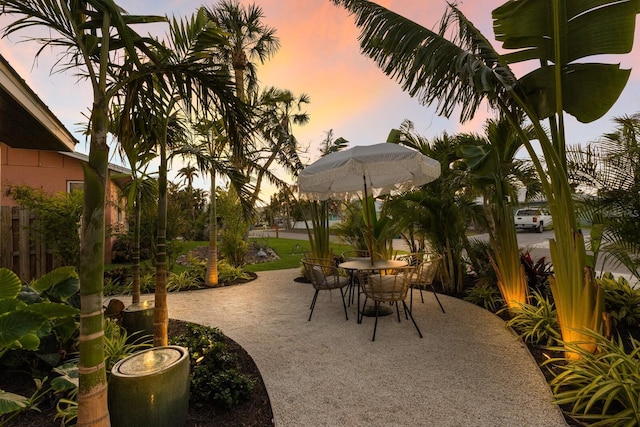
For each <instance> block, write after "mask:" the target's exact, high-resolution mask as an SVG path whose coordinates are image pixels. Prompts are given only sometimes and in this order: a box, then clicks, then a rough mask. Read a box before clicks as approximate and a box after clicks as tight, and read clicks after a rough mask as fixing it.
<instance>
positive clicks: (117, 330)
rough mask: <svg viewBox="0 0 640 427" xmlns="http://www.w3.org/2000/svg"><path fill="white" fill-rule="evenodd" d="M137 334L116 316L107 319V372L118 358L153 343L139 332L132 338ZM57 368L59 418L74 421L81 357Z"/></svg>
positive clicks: (53, 382) (63, 422) (54, 387)
mask: <svg viewBox="0 0 640 427" xmlns="http://www.w3.org/2000/svg"><path fill="white" fill-rule="evenodd" d="M136 334H138V333H137V332H136ZM136 334H133V335H128V334H127V331H126V330H125V329H124V328H122V327H121V326H120V325H118V323H117V322H116V321H115V320H113V319H105V321H104V356H105V369H106V372H107V375H109V374H110V373H111V368H113V365H115V364H116V363H118V361H120V360H122V359H124V358H125V357H128V356H130V355H132V354H134V353H136V352H138V351H140V350H143V349H145V348H148V347H151V346H152V345H151V344H150V343H148V342H145V338H147V337H144V336H138V337H135V338H134V339H132V338H133V337H134V335H136ZM53 370H54V371H55V372H56V373H57V374H58V376H56V377H55V378H53V379H52V380H51V389H52V390H53V391H54V393H55V394H56V395H57V396H58V397H59V400H58V403H57V404H56V416H55V419H56V420H58V419H59V420H60V422H61V425H65V426H66V425H73V423H74V422H75V420H76V418H77V417H78V402H77V396H78V381H79V374H78V359H77V358H73V359H70V360H69V362H67V363H65V364H64V365H61V366H58V367H56V368H54V369H53Z"/></svg>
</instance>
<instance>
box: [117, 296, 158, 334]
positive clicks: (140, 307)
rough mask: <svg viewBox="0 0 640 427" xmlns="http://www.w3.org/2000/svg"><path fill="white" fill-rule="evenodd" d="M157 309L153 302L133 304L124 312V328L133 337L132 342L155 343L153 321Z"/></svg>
mask: <svg viewBox="0 0 640 427" xmlns="http://www.w3.org/2000/svg"><path fill="white" fill-rule="evenodd" d="M154 316H155V308H154V302H153V301H144V302H140V303H137V304H131V305H130V306H129V307H127V308H125V309H124V310H123V311H122V327H123V328H124V329H125V330H126V331H127V334H129V336H130V337H131V336H132V335H133V334H135V335H133V337H132V339H131V341H138V342H139V341H141V338H143V337H144V339H142V341H145V342H153V320H154Z"/></svg>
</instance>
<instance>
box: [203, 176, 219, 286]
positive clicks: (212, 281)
mask: <svg viewBox="0 0 640 427" xmlns="http://www.w3.org/2000/svg"><path fill="white" fill-rule="evenodd" d="M210 203H211V208H210V209H209V258H208V260H207V273H206V276H207V277H206V279H205V284H206V285H207V286H209V287H216V286H218V212H217V195H216V172H215V171H214V170H213V169H211V201H210Z"/></svg>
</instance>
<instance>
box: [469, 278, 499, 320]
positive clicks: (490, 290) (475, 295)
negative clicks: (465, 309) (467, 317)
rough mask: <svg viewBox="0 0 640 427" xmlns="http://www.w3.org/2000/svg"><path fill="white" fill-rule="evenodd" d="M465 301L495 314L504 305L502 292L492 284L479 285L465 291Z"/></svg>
mask: <svg viewBox="0 0 640 427" xmlns="http://www.w3.org/2000/svg"><path fill="white" fill-rule="evenodd" d="M465 294H466V295H465V297H464V298H463V299H464V300H465V301H469V302H470V303H473V304H475V305H479V306H480V307H484V308H485V309H487V310H489V311H491V312H493V313H495V312H497V311H498V310H500V308H501V307H502V306H503V305H504V300H503V299H502V297H501V296H500V290H499V289H498V288H497V287H496V286H495V285H492V284H484V285H477V286H474V287H473V288H469V289H467V290H466V291H465Z"/></svg>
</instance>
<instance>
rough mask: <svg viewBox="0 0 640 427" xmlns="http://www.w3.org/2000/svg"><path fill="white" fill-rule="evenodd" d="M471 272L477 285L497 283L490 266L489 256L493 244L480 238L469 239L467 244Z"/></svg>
mask: <svg viewBox="0 0 640 427" xmlns="http://www.w3.org/2000/svg"><path fill="white" fill-rule="evenodd" d="M467 256H468V259H469V264H470V270H471V273H472V274H473V275H474V276H475V278H476V280H477V284H478V285H479V286H486V285H488V284H491V283H497V282H498V278H497V277H496V273H495V270H494V269H493V267H492V266H491V257H493V256H494V250H493V245H492V244H491V243H490V242H488V241H486V240H480V239H469V245H468V246H467Z"/></svg>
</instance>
